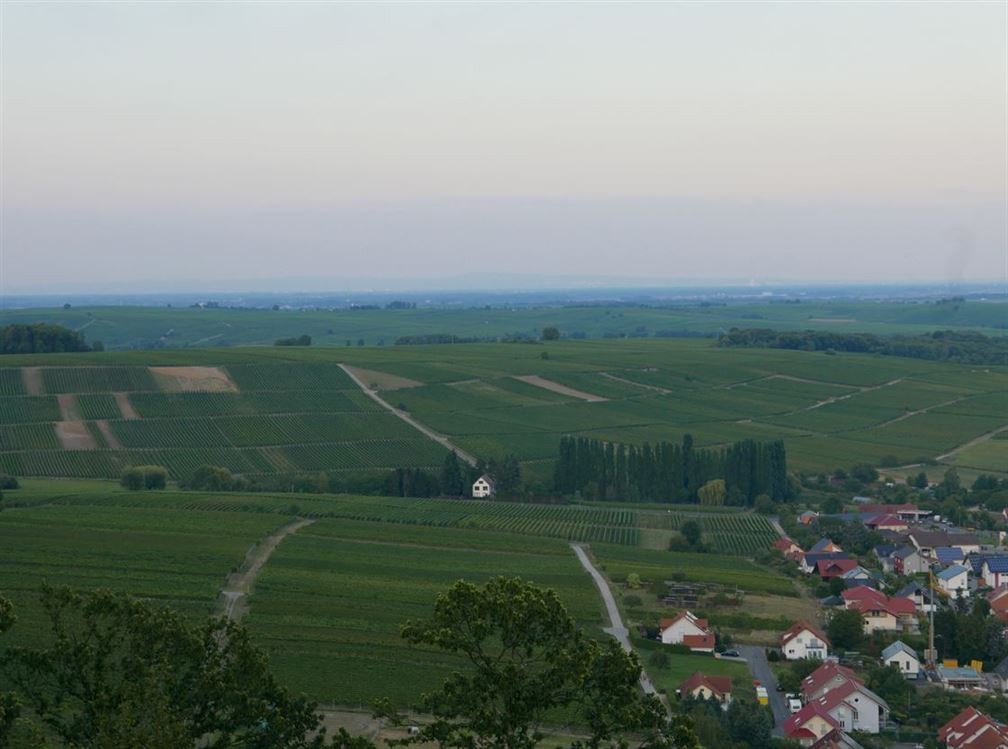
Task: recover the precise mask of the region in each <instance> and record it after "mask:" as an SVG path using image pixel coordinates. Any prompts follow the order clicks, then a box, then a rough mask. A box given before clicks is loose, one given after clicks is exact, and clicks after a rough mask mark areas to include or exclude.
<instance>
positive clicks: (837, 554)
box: [802, 551, 851, 569]
mask: <svg viewBox="0 0 1008 749" xmlns="http://www.w3.org/2000/svg"><path fill="white" fill-rule="evenodd" d="M850 558H851V556H850V554H848V553H847V552H846V551H823V552H820V553H817V554H813V553H812V552H808V553H806V554H805V556H804V557H802V559H803V560H804V561H805V564H807V565H808V566H809V567H811V568H812V569H815V566H816V565H817V564H818V563H819V561H820V560H822V559H850Z"/></svg>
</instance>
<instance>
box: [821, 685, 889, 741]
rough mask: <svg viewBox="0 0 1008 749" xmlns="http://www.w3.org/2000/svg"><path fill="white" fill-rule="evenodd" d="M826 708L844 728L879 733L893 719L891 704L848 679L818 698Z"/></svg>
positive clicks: (845, 729) (842, 728) (823, 707)
mask: <svg viewBox="0 0 1008 749" xmlns="http://www.w3.org/2000/svg"><path fill="white" fill-rule="evenodd" d="M817 702H818V703H819V705H820V706H821V707H822V709H823V710H824V711H825V712H826V713H827V714H828V715H830V716H831V717H832V718H833V719H834V720H835V721H837V722H838V723H839V724H840V728H841V730H844V731H864V732H865V733H878V732H879V731H880V730H882V729H883V728H885V726H886V723H887V722H888V721H889V705H888V704H887V703H886V701H885V700H884V699H882V698H881V697H879V696H878V695H877V694H875V693H874V692H873V691H871V690H870V689H869V688H868V687H866V686H865V685H864V684H862V683H860V682H857V681H850V680H849V681H845V682H844V683H843V684H840V685H839V686H836V687H834V688H833V689H830V690H829V691H828V692H826V693H825V694H823V695H822V696H821V697H819V698H818V700H817Z"/></svg>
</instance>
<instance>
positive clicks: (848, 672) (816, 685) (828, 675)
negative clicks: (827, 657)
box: [801, 661, 863, 694]
mask: <svg viewBox="0 0 1008 749" xmlns="http://www.w3.org/2000/svg"><path fill="white" fill-rule="evenodd" d="M834 677H840V678H842V679H847V680H850V681H856V682H858V683H863V682H862V681H861V679H859V678H858V675H857V674H856V673H854V671H853V670H852V669H849V668H847V667H846V666H841V665H840V664H839V663H834V662H833V661H827V662H826V663H824V664H822V665H821V666H819V668H817V669H816V670H815V671H813V672H812V673H810V674H809V675H808V676H806V677H805V678H804V679H802V686H801V690H802V693H803V694H814V693H815V692H818V691H819V690H820V689H821V688H822V687H823V686H824V685H825V684H827V683H828V682H829V681H830V680H831V679H833V678H834Z"/></svg>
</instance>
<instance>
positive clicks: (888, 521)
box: [865, 515, 907, 528]
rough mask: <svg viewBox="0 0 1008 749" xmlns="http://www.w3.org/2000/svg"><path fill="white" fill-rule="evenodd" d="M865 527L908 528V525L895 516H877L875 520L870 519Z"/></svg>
mask: <svg viewBox="0 0 1008 749" xmlns="http://www.w3.org/2000/svg"><path fill="white" fill-rule="evenodd" d="M865 525H869V526H874V527H875V528H906V527H907V524H906V521H905V520H900V519H899V518H898V517H896V516H894V515H876V516H875V517H873V518H869V519H868V520H866V521H865Z"/></svg>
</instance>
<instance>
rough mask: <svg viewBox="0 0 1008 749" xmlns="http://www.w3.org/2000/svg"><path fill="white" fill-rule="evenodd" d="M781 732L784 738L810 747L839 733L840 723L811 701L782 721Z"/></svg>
mask: <svg viewBox="0 0 1008 749" xmlns="http://www.w3.org/2000/svg"><path fill="white" fill-rule="evenodd" d="M782 730H783V732H784V738H787V739H791V740H792V741H797V742H798V743H800V744H801V745H802V746H807V747H811V746H812V745H813V744H815V743H817V742H818V741H819V740H820V739H822V738H824V737H826V736H827V735H828V734H830V733H833V732H834V731H839V730H840V721H838V720H837V719H836V718H834V717H833V716H832V715H830V714H829V713H828V712H826V710H824V709H823V707H822V705H820V704H819V703H818V702H816V701H813V702H809V703H808V704H806V705H805V707H803V708H802V709H801V710H799V711H798V712H796V713H795V714H794V715H792V716H791V717H790V718H788V719H787V720H786V721H784V724H783V726H782Z"/></svg>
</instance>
